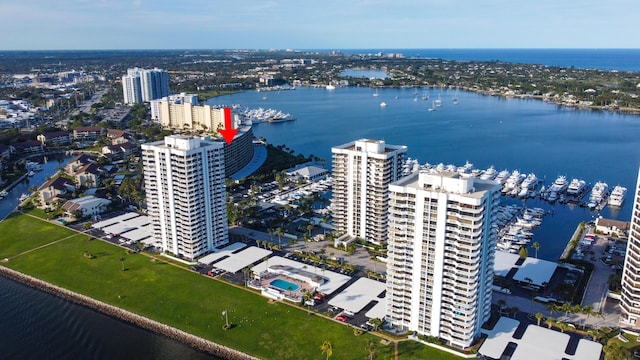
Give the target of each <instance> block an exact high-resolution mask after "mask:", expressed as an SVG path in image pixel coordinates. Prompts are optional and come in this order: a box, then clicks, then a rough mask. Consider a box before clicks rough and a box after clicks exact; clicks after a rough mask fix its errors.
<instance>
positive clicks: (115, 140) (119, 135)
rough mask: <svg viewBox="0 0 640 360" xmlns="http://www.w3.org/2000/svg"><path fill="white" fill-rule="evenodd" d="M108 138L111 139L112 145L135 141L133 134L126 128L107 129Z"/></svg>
mask: <svg viewBox="0 0 640 360" xmlns="http://www.w3.org/2000/svg"><path fill="white" fill-rule="evenodd" d="M107 138H109V139H110V140H111V144H112V145H117V144H127V143H133V142H134V138H133V135H132V134H131V133H129V132H127V131H125V130H119V129H107Z"/></svg>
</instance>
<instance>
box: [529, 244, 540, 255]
mask: <svg viewBox="0 0 640 360" xmlns="http://www.w3.org/2000/svg"><path fill="white" fill-rule="evenodd" d="M531 246H532V247H533V248H534V249H535V250H536V259H537V258H538V250H540V243H539V242H537V241H534V242H533V245H531Z"/></svg>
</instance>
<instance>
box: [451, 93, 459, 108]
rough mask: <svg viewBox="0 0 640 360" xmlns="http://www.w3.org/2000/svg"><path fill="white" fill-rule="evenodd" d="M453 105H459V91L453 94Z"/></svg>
mask: <svg viewBox="0 0 640 360" xmlns="http://www.w3.org/2000/svg"><path fill="white" fill-rule="evenodd" d="M451 102H452V103H453V105H458V90H456V92H455V93H454V94H453V99H451Z"/></svg>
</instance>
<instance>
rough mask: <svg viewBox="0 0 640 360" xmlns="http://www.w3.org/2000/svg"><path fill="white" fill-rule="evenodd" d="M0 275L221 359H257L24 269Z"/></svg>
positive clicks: (1, 269)
mask: <svg viewBox="0 0 640 360" xmlns="http://www.w3.org/2000/svg"><path fill="white" fill-rule="evenodd" d="M0 275H1V276H4V277H6V278H9V279H12V280H15V281H17V282H20V283H22V284H25V285H27V286H30V287H32V288H35V289H38V290H41V291H44V292H46V293H49V294H52V295H55V296H58V297H60V298H62V299H65V300H67V301H71V302H74V303H76V304H80V305H84V306H87V307H89V308H91V309H94V310H96V311H99V312H101V313H103V314H105V315H108V316H111V317H114V318H116V319H119V320H123V321H126V322H128V323H131V324H133V325H135V326H138V327H140V328H143V329H146V330H150V331H153V332H155V333H158V334H161V335H164V336H166V337H169V338H171V339H174V340H177V341H180V342H182V343H184V344H186V345H188V346H191V347H193V348H195V349H198V350H200V351H203V352H206V353H209V354H212V355H214V356H217V357H219V358H222V359H228V360H258V358H256V357H253V356H250V355H247V354H245V353H242V352H240V351H237V350H234V349H232V348H229V347H227V346H224V345H220V344H216V343H214V342H212V341H209V340H206V339H203V338H201V337H198V336H195V335H192V334H189V333H187V332H184V331H182V330H180V329H176V328H174V327H171V326H168V325H165V324H162V323H160V322H157V321H155V320H152V319H149V318H146V317H144V316H140V315H138V314H135V313H132V312H130V311H127V310H124V309H121V308H118V307H116V306H113V305H109V304H107V303H104V302H102V301H98V300H96V299H93V298H91V297H88V296H85V295H82V294H78V293H75V292H73V291H70V290H67V289H64V288H61V287H59V286H56V285H53V284H50V283H47V282H45V281H42V280H40V279H36V278H34V277H32V276H29V275H26V274H23V273H21V272H18V271H15V270H12V269H9V268H7V267H4V266H0Z"/></svg>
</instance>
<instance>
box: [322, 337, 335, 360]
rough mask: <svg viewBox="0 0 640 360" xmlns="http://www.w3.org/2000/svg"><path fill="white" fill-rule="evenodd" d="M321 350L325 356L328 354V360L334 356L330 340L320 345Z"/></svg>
mask: <svg viewBox="0 0 640 360" xmlns="http://www.w3.org/2000/svg"><path fill="white" fill-rule="evenodd" d="M320 350H322V353H323V354H325V353H326V354H327V360H329V358H330V357H331V355H333V344H332V343H331V341H329V340H325V341H324V342H323V343H322V345H320Z"/></svg>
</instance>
